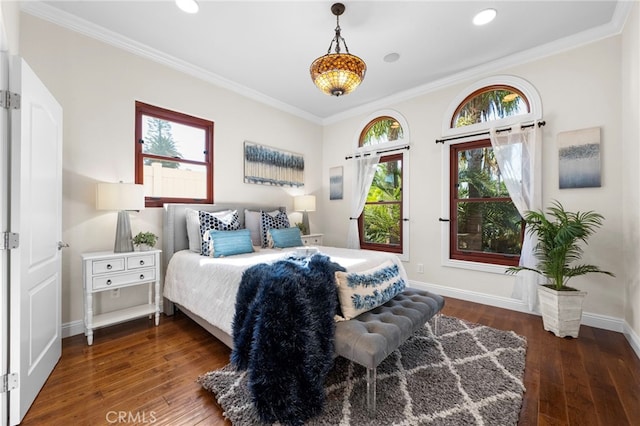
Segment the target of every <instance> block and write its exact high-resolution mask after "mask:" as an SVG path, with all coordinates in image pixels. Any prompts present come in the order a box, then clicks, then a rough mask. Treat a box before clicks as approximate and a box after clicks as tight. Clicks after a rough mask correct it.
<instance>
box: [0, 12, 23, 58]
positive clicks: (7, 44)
mask: <svg viewBox="0 0 640 426" xmlns="http://www.w3.org/2000/svg"><path fill="white" fill-rule="evenodd" d="M0 17H1V19H2V27H3V28H2V29H3V30H4V34H3V36H4V38H2V37H0V38H2V45H1V46H0V49H1V50H5V51H7V52H9V54H11V55H17V54H18V47H19V40H20V3H19V2H17V1H2V2H0Z"/></svg>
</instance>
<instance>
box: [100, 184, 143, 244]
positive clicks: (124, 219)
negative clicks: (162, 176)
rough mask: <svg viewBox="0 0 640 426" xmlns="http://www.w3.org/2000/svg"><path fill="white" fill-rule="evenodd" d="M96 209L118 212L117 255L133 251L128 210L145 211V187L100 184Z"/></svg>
mask: <svg viewBox="0 0 640 426" xmlns="http://www.w3.org/2000/svg"><path fill="white" fill-rule="evenodd" d="M96 208H97V209H98V210H118V225H117V227H116V241H115V244H114V246H113V251H114V252H115V253H126V252H130V251H133V240H132V237H131V222H130V221H129V213H128V212H127V210H142V209H144V186H143V185H137V184H133V183H99V184H97V187H96Z"/></svg>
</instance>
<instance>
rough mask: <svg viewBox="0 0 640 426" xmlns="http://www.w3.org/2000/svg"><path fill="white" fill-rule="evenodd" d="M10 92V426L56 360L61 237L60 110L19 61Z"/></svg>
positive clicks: (15, 59)
mask: <svg viewBox="0 0 640 426" xmlns="http://www.w3.org/2000/svg"><path fill="white" fill-rule="evenodd" d="M9 87H10V90H11V91H12V92H15V93H19V94H20V96H21V105H20V108H19V109H12V110H11V123H10V127H11V172H10V173H11V184H10V202H9V223H10V229H11V232H16V233H18V234H19V239H20V243H19V247H18V249H14V250H10V251H9V287H10V295H9V298H10V299H9V318H10V322H9V324H10V330H9V370H10V372H11V373H18V380H19V386H18V389H16V390H13V391H10V392H9V423H10V424H12V425H14V424H18V423H20V421H21V420H22V418H23V417H24V415H25V413H26V412H27V410H28V409H29V407H30V406H31V404H32V403H33V400H34V399H35V397H36V395H37V394H38V392H39V391H40V389H41V388H42V386H43V385H44V382H45V381H46V380H47V377H49V374H50V373H51V371H52V370H53V368H54V367H55V365H56V363H57V362H58V360H59V359H60V355H61V352H62V343H61V342H62V341H61V330H62V323H61V314H60V298H61V263H62V262H61V258H62V256H61V251H60V248H59V242H60V241H61V237H62V218H61V216H62V107H61V106H60V104H58V102H57V101H56V100H55V99H54V97H53V96H52V95H51V93H50V92H49V91H48V90H47V88H46V87H45V86H44V84H43V83H42V82H41V81H40V80H39V79H38V77H37V76H36V75H35V73H34V72H33V70H31V68H29V66H28V65H27V63H26V62H25V61H24V60H23V59H22V58H20V57H13V58H11V61H10V67H9Z"/></svg>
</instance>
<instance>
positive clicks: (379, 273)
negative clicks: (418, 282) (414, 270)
mask: <svg viewBox="0 0 640 426" xmlns="http://www.w3.org/2000/svg"><path fill="white" fill-rule="evenodd" d="M403 276H404V274H403V273H402V271H401V270H400V267H399V266H398V265H396V264H395V263H393V262H392V261H390V260H387V261H386V262H384V263H383V264H381V265H380V266H376V267H375V268H371V269H368V270H366V271H362V272H340V271H338V272H336V285H337V286H338V299H339V301H340V309H341V310H342V316H343V317H345V319H348V320H349V319H351V318H355V317H357V316H358V315H360V314H362V313H364V312H367V311H369V310H371V309H373V308H375V307H378V306H380V305H383V304H385V303H387V302H388V301H389V300H391V299H393V298H394V297H395V296H396V295H397V294H399V293H401V292H402V291H403V290H404V289H405V287H406V286H407V284H406V280H405V279H404V277H403Z"/></svg>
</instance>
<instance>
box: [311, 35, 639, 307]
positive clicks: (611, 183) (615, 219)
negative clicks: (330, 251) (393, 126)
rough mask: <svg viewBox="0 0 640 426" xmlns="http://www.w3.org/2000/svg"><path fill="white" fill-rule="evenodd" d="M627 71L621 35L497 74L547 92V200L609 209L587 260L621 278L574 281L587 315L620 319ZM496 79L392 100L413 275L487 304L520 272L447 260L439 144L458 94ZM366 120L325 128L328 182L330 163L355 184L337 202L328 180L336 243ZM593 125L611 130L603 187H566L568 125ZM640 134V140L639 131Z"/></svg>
mask: <svg viewBox="0 0 640 426" xmlns="http://www.w3.org/2000/svg"><path fill="white" fill-rule="evenodd" d="M620 72H621V38H620V37H612V38H608V39H605V40H602V41H599V42H596V43H593V44H589V45H587V46H584V47H580V48H577V49H574V50H570V51H567V52H564V53H562V54H557V55H553V56H549V57H546V58H544V59H541V60H537V61H534V62H531V63H528V64H525V65H520V66H516V67H511V68H507V69H504V70H500V71H499V72H495V73H492V74H491V75H496V74H511V75H516V76H518V77H521V78H524V79H525V80H527V81H529V82H530V83H531V84H533V86H534V87H536V88H537V90H538V92H539V93H540V96H541V98H542V104H543V113H544V119H545V120H546V123H547V125H546V126H545V127H543V132H544V133H543V135H544V136H543V139H544V140H543V169H544V176H543V202H544V204H545V205H548V203H549V201H550V200H554V199H557V200H559V201H560V202H562V203H563V205H564V206H565V207H566V208H568V209H570V210H582V211H584V210H596V211H598V212H600V213H602V214H603V215H604V217H605V222H604V226H603V227H602V228H601V229H600V230H599V232H598V233H597V234H596V236H595V237H594V238H593V239H592V240H591V242H590V245H589V246H588V247H587V248H586V250H585V252H586V253H585V257H584V260H585V262H587V263H593V264H597V265H599V266H600V267H602V268H603V269H605V270H609V271H612V272H614V273H616V274H617V276H618V277H617V278H616V279H613V278H610V277H607V276H602V275H597V274H592V275H590V276H589V275H587V276H585V277H578V278H574V281H572V283H571V284H572V285H573V286H576V287H578V288H580V289H583V290H586V291H588V293H589V295H588V297H587V299H586V301H585V306H584V309H585V311H586V312H590V313H592V314H598V315H604V316H608V317H613V318H621V317H622V315H623V314H622V313H623V309H624V300H625V287H626V286H625V279H624V276H625V265H624V261H623V258H624V256H623V248H622V247H623V246H622V242H623V235H624V231H623V229H624V228H623V226H622V189H621V185H622V177H623V176H622V169H621V167H620V158H621V156H622V154H623V151H622V147H623V138H622V131H621V125H622V121H621V113H622V108H621V107H622V104H621V101H620V94H621V83H620ZM487 76H488V75H478V76H477V78H476V79H474V80H469V81H466V82H462V83H460V84H458V85H455V86H452V87H446V88H442V89H440V90H436V91H433V92H431V93H429V94H426V95H422V96H418V97H416V98H414V99H411V100H409V101H405V102H400V103H398V104H392V105H387V106H386V108H390V109H394V110H396V111H398V112H400V113H401V114H403V115H404V117H405V118H406V119H407V121H408V122H409V127H410V131H411V143H412V145H411V150H410V152H411V160H410V161H411V164H410V170H411V176H410V179H411V193H410V203H411V205H410V211H409V214H408V217H409V218H410V226H411V231H410V234H411V243H410V244H411V247H410V262H408V263H406V264H405V266H406V268H407V271H408V273H409V278H410V279H411V280H414V281H417V282H422V283H428V284H436V285H440V286H446V287H447V288H448V289H452V290H455V291H458V292H462V293H466V294H468V295H474V294H475V293H479V298H478V300H479V301H482V300H481V299H482V297H483V296H488V297H493V298H509V297H510V296H511V292H512V287H513V281H514V278H513V277H512V276H505V275H502V274H493V273H486V272H475V271H469V270H462V269H457V268H450V267H444V266H441V260H440V241H441V231H442V227H443V226H446V225H442V224H441V223H440V222H438V218H439V217H440V216H441V214H442V213H441V212H442V206H441V201H440V200H441V194H442V191H446V188H443V175H442V167H441V150H442V149H443V148H442V145H440V144H438V145H437V144H435V140H436V139H437V138H440V137H441V136H442V135H441V126H442V124H441V123H442V121H443V119H444V114H445V111H446V110H447V107H448V106H449V104H450V103H451V102H452V101H453V99H454V98H455V97H456V96H457V95H458V94H459V93H460V92H461V91H462V90H463V89H464V88H465V87H467V86H468V85H470V84H471V83H473V82H474V81H476V80H480V79H482V78H484V77H487ZM373 112H374V111H371V112H369V113H367V114H366V115H369V114H371V113H373ZM636 117H637V116H636ZM364 120H365V115H362V116H360V117H355V118H348V119H345V120H343V121H341V122H338V123H336V124H331V125H328V126H326V127H325V129H324V137H323V155H324V168H323V182H328V169H329V168H330V167H333V166H338V165H343V166H344V167H345V189H346V190H345V198H344V200H341V201H328V188H327V185H326V184H325V185H324V186H323V187H324V192H323V197H322V199H323V200H324V202H323V205H322V206H321V210H322V212H323V216H324V219H323V222H324V223H332V225H333V226H332V227H331V228H330V229H327V228H325V229H323V231H324V233H325V241H326V242H327V243H328V244H329V245H338V246H344V245H345V244H346V238H345V235H346V233H347V228H348V222H349V221H348V217H349V202H350V191H349V190H350V188H351V184H352V172H351V167H352V165H351V163H350V162H348V161H345V160H344V157H345V155H348V154H349V153H350V152H351V151H352V150H353V147H354V146H355V143H356V138H357V137H358V134H359V132H360V131H361V129H362V126H363V125H364V124H365V123H364ZM594 126H599V127H600V128H601V129H602V130H601V137H602V140H601V142H602V145H601V157H602V169H601V171H602V187H601V188H582V189H564V190H560V189H559V188H558V152H557V144H556V135H557V134H558V132H562V131H567V130H575V129H582V128H588V127H594ZM634 141H635V142H637V138H636V139H635V140H634ZM630 142H631V141H630ZM635 142H634V143H635ZM636 181H637V180H636ZM636 211H637V210H636ZM329 218H332V221H330V220H329ZM418 263H421V264H424V274H419V273H417V272H416V271H417V268H416V265H417V264H418Z"/></svg>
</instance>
